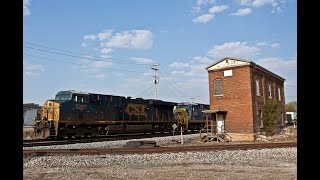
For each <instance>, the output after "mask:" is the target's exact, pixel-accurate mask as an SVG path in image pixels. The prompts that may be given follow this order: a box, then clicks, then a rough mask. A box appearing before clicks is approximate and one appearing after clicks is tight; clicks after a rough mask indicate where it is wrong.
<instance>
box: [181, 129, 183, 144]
mask: <svg viewBox="0 0 320 180" xmlns="http://www.w3.org/2000/svg"><path fill="white" fill-rule="evenodd" d="M181 144H183V136H182V126H181Z"/></svg>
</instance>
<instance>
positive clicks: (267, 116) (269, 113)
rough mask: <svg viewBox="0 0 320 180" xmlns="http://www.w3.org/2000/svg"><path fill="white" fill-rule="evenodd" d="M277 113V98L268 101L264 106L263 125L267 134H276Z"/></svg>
mask: <svg viewBox="0 0 320 180" xmlns="http://www.w3.org/2000/svg"><path fill="white" fill-rule="evenodd" d="M277 114H278V103H277V102H276V101H275V100H269V101H267V103H266V104H265V105H264V108H263V127H264V130H265V132H266V136H270V135H274V134H275V129H276V128H275V127H276V119H277Z"/></svg>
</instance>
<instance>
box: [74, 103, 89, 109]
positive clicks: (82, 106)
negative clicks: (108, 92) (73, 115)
mask: <svg viewBox="0 0 320 180" xmlns="http://www.w3.org/2000/svg"><path fill="white" fill-rule="evenodd" d="M86 107H87V105H85V104H76V107H75V109H79V110H84V109H85V108H86Z"/></svg>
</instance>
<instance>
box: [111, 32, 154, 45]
mask: <svg viewBox="0 0 320 180" xmlns="http://www.w3.org/2000/svg"><path fill="white" fill-rule="evenodd" d="M105 45H106V46H107V47H115V48H129V49H150V48H151V47H152V46H153V34H152V32H151V31H149V30H131V31H123V32H120V33H116V34H114V35H112V36H111V37H110V38H109V41H107V42H106V43H105Z"/></svg>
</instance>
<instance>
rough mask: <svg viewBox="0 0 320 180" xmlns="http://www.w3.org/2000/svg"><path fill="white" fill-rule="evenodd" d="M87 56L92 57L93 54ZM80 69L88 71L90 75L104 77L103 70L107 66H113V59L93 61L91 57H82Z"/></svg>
mask: <svg viewBox="0 0 320 180" xmlns="http://www.w3.org/2000/svg"><path fill="white" fill-rule="evenodd" d="M85 58H92V57H91V56H86V57H85ZM79 62H80V69H81V70H82V71H84V72H86V73H87V74H88V75H89V76H90V77H93V78H103V77H106V76H105V75H104V76H102V74H104V73H102V71H103V70H105V68H107V67H110V66H112V61H111V60H110V61H107V60H106V61H93V60H89V59H80V61H79Z"/></svg>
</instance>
